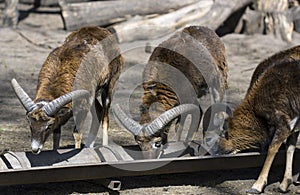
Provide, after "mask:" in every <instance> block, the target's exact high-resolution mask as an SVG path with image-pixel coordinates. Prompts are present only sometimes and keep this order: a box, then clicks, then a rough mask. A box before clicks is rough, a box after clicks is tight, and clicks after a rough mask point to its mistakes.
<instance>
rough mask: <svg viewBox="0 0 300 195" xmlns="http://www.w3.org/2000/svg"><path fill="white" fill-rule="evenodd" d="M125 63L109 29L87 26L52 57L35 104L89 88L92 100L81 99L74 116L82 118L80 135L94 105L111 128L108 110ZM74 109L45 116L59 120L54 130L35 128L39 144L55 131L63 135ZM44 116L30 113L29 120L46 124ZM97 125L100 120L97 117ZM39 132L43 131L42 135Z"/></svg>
mask: <svg viewBox="0 0 300 195" xmlns="http://www.w3.org/2000/svg"><path fill="white" fill-rule="evenodd" d="M123 64H124V62H123V58H122V56H121V55H120V49H119V47H118V45H117V43H116V40H115V39H114V37H113V35H112V34H111V33H110V32H109V31H108V30H106V29H104V28H100V27H93V26H91V27H83V28H81V29H79V30H77V31H74V32H72V33H71V34H70V35H69V36H68V37H67V38H66V40H65V42H64V43H63V45H62V46H60V47H58V48H56V49H55V50H53V51H52V52H51V53H50V54H49V56H48V58H47V59H46V61H45V63H44V64H43V66H42V68H41V70H40V73H39V76H38V85H37V92H36V97H35V99H34V102H35V103H37V104H38V103H39V102H43V101H46V102H50V101H51V100H54V99H56V98H58V97H60V96H62V95H64V94H66V93H69V92H71V91H73V90H77V89H85V90H87V91H89V92H90V97H89V99H88V100H87V101H86V100H80V102H79V103H78V105H76V106H78V109H77V110H76V113H74V114H76V115H78V116H82V118H80V117H77V123H76V124H77V125H78V126H77V127H76V132H82V125H83V122H84V118H85V116H86V114H87V112H88V110H89V109H90V107H91V106H92V105H95V107H96V110H95V111H94V112H96V113H94V115H95V114H96V115H97V117H98V120H100V122H102V124H103V123H105V125H107V126H108V109H109V107H110V103H111V96H112V92H113V87H114V85H115V82H116V81H117V79H118V78H119V75H120V73H121V70H122V67H123ZM100 90H101V94H100V95H101V101H100V102H98V101H97V99H96V97H97V95H99V94H97V93H98V91H100ZM72 109H73V108H72V104H71V103H69V104H67V105H65V106H64V108H62V109H61V110H60V111H59V112H58V113H57V114H56V115H55V116H53V117H49V116H45V117H46V118H47V120H50V118H55V120H54V122H53V124H52V126H51V129H50V131H45V130H44V131H41V130H40V129H45V124H44V123H41V124H40V125H35V126H34V125H31V130H32V136H33V137H34V139H36V140H39V138H38V137H41V140H39V141H40V142H42V143H44V142H45V140H46V138H47V137H48V136H49V134H50V133H51V132H54V133H55V134H59V135H60V127H61V125H63V124H64V123H66V122H67V121H68V119H69V118H70V117H71V116H72V111H73V112H74V110H72ZM80 112H82V113H80ZM43 114H44V113H43V112H42V111H41V109H38V110H34V111H33V113H28V117H29V118H31V119H30V121H32V120H34V121H37V122H36V124H38V123H39V121H45V120H44V119H42V120H41V118H40V117H41V115H43ZM93 117H94V116H93ZM51 120H52V119H51ZM52 121H53V120H52ZM93 123H99V121H96V119H94V118H93ZM31 124H34V122H31ZM37 132H40V133H39V135H37ZM45 132H48V133H47V134H45ZM49 132H50V133H49ZM77 137H78V136H77ZM79 137H81V136H79ZM78 141H79V142H81V140H78ZM54 142H56V143H53V147H54V148H57V147H58V145H57V140H56V141H54ZM79 145H80V143H79ZM76 147H78V144H77V146H76Z"/></svg>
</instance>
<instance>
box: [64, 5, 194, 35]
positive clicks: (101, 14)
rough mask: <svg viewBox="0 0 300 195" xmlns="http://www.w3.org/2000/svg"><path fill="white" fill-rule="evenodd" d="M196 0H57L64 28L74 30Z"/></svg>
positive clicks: (102, 24)
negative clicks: (85, 0) (71, 0)
mask: <svg viewBox="0 0 300 195" xmlns="http://www.w3.org/2000/svg"><path fill="white" fill-rule="evenodd" d="M197 1H198V0H164V1H161V0H143V1H141V0H126V1H124V0H116V1H95V2H88V3H72V4H68V3H66V2H65V0H59V4H60V6H61V9H62V17H63V19H64V24H65V29H67V30H74V29H77V28H79V27H81V26H84V25H99V26H105V25H108V24H112V23H114V22H115V21H124V20H125V19H126V16H129V15H147V14H162V13H167V12H169V11H170V10H171V9H174V10H176V9H178V8H181V7H183V6H186V5H189V4H192V3H195V2H197Z"/></svg>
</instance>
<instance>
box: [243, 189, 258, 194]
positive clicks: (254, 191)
mask: <svg viewBox="0 0 300 195" xmlns="http://www.w3.org/2000/svg"><path fill="white" fill-rule="evenodd" d="M246 193H247V194H260V193H261V192H260V191H258V190H257V189H253V188H251V189H250V190H247V191H246Z"/></svg>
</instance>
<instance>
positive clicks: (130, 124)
mask: <svg viewBox="0 0 300 195" xmlns="http://www.w3.org/2000/svg"><path fill="white" fill-rule="evenodd" d="M113 112H114V114H115V115H116V117H117V119H118V120H119V121H120V123H121V124H122V125H123V126H124V127H125V128H126V129H127V130H128V131H130V132H131V133H132V134H133V135H138V134H139V133H140V131H141V130H142V129H143V128H144V126H142V125H140V124H139V123H137V122H136V121H134V120H133V119H132V118H130V117H128V115H127V114H125V112H124V111H123V110H122V109H121V107H120V105H119V104H116V105H115V106H114V107H113Z"/></svg>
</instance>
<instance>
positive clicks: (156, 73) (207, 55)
mask: <svg viewBox="0 0 300 195" xmlns="http://www.w3.org/2000/svg"><path fill="white" fill-rule="evenodd" d="M190 56H192V58H193V59H189V57H190ZM203 56H204V57H203ZM195 63H197V65H196V64H195ZM170 67H173V68H174V69H175V70H172V71H171V70H170ZM171 69H172V68H171ZM176 70H177V71H178V72H180V73H181V74H183V76H184V77H185V78H186V79H187V80H188V82H189V84H187V85H191V86H192V88H193V89H192V90H193V91H194V92H195V96H197V97H198V98H200V97H202V96H203V95H205V94H207V91H208V85H210V86H212V85H214V86H216V89H217V91H218V92H219V95H220V98H221V99H222V98H223V94H224V91H225V89H226V88H228V83H227V72H228V67H227V61H226V52H225V46H224V44H223V42H222V41H221V40H220V38H219V37H218V36H217V35H216V33H215V32H214V31H212V30H210V29H208V28H206V27H201V26H190V27H187V28H185V29H183V30H182V31H180V32H178V33H176V34H175V35H173V36H172V37H170V38H169V39H168V40H166V41H164V42H163V43H161V44H160V45H159V46H158V47H156V48H155V49H154V51H153V53H152V55H151V56H150V59H149V61H148V64H147V65H146V67H145V70H144V73H143V79H144V82H143V88H144V95H143V97H142V106H141V113H142V114H141V122H140V123H141V124H145V123H149V122H151V120H152V119H151V118H150V115H149V109H150V107H151V105H152V104H153V103H155V102H158V103H159V107H160V108H158V109H157V110H159V111H161V112H162V111H166V110H169V109H171V108H173V107H175V106H177V105H179V104H181V103H196V102H197V99H196V97H191V99H193V100H192V101H193V102H184V100H183V101H181V102H180V100H179V97H178V96H180V95H181V97H184V96H186V97H187V96H188V95H187V94H190V91H189V90H188V89H186V88H188V87H189V86H186V85H185V84H184V83H183V81H178V80H180V78H178V73H177V72H176ZM203 74H205V75H206V76H207V75H209V76H208V77H206V78H208V82H209V83H207V80H205V78H204V76H203ZM176 82H179V83H176ZM174 83H175V85H177V84H181V86H177V87H179V88H178V89H174V88H172V86H171V85H172V84H174ZM178 93H180V94H178ZM190 96H193V94H190ZM196 104H198V103H196ZM156 115H158V114H156ZM168 129H169V128H168V127H166V128H165V129H164V131H161V132H160V133H158V136H160V137H162V138H163V143H166V142H167V135H166V134H167V133H168ZM136 139H137V140H140V143H145V144H147V143H148V142H149V138H147V136H143V135H140V136H137V137H136ZM150 140H151V139H150ZM140 146H141V147H142V148H149V147H147V146H143V144H140Z"/></svg>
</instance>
